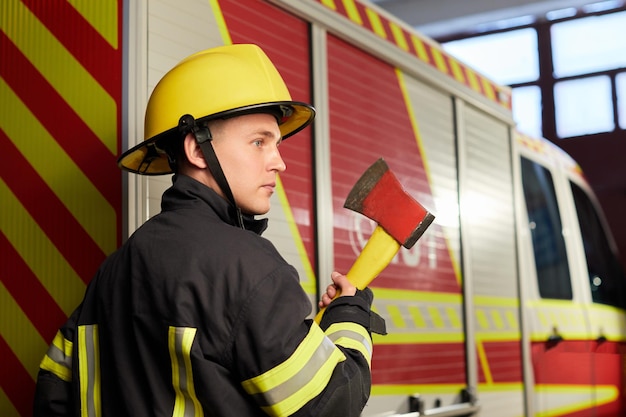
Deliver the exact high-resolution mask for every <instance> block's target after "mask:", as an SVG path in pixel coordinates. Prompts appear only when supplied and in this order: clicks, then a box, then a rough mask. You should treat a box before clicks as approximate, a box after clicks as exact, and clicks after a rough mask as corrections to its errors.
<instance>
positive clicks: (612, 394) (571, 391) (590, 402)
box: [535, 384, 619, 417]
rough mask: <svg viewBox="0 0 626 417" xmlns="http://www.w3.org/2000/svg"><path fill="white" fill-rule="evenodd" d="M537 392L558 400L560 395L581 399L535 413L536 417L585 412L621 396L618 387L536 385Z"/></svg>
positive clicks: (555, 416)
mask: <svg viewBox="0 0 626 417" xmlns="http://www.w3.org/2000/svg"><path fill="white" fill-rule="evenodd" d="M594 388H595V389H594ZM535 392H536V393H537V394H540V395H546V396H557V397H556V398H558V395H567V396H568V398H575V397H577V398H580V399H579V400H578V401H576V402H570V403H569V404H568V405H564V406H559V407H554V408H551V409H549V410H541V411H538V412H537V413H535V416H536V417H557V416H562V415H566V414H569V413H573V412H576V411H583V410H586V409H590V408H592V407H597V406H601V405H603V404H608V403H611V402H613V401H615V400H617V398H618V396H619V391H618V390H617V387H615V386H613V385H596V386H595V387H593V386H580V385H543V384H537V385H535ZM593 392H595V395H592V393H593ZM577 394H578V395H577Z"/></svg>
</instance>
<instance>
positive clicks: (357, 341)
mask: <svg viewBox="0 0 626 417" xmlns="http://www.w3.org/2000/svg"><path fill="white" fill-rule="evenodd" d="M326 336H328V338H329V339H330V340H332V341H333V342H334V343H335V344H336V345H339V346H342V347H345V348H348V349H354V350H358V351H359V352H361V354H362V355H363V356H364V357H365V359H366V360H367V364H368V365H369V366H370V368H371V367H372V338H371V337H370V335H369V333H368V332H367V330H366V329H365V328H364V327H363V326H361V325H360V324H356V323H335V324H332V325H330V327H329V328H328V329H326Z"/></svg>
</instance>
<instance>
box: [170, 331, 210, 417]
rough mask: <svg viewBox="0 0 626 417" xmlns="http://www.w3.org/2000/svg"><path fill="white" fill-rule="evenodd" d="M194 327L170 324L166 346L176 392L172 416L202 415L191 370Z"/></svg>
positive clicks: (189, 416) (194, 416)
mask: <svg viewBox="0 0 626 417" xmlns="http://www.w3.org/2000/svg"><path fill="white" fill-rule="evenodd" d="M195 337H196V329H194V328H190V327H174V326H170V328H169V331H168V348H169V351H170V360H171V362H172V385H173V387H174V392H176V400H175V402H174V411H173V413H172V416H174V417H202V416H204V411H203V410H202V405H201V404H200V402H199V401H198V397H197V396H196V390H195V388H194V385H193V372H192V370H191V347H192V345H193V341H194V339H195Z"/></svg>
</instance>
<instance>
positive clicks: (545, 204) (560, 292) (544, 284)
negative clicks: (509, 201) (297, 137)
mask: <svg viewBox="0 0 626 417" xmlns="http://www.w3.org/2000/svg"><path fill="white" fill-rule="evenodd" d="M522 186H523V188H524V200H525V201H526V212H527V213H528V228H529V229H530V235H531V237H532V244H533V253H534V255H535V267H536V269H537V285H538V287H539V295H540V296H541V297H542V298H554V299H561V300H571V299H572V284H571V281H570V275H569V265H568V262H567V253H566V250H565V240H564V238H563V230H562V226H561V214H560V212H559V204H558V202H557V199H556V193H555V191H554V183H553V182H552V174H551V173H550V171H548V170H547V169H546V168H545V167H543V166H541V165H539V164H537V163H535V162H532V161H530V160H528V159H526V158H522Z"/></svg>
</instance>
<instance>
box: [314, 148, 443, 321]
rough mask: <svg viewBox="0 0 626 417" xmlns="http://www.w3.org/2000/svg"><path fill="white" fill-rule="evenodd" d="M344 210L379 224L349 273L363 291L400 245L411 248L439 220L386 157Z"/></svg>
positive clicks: (363, 180)
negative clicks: (404, 184) (412, 193)
mask: <svg viewBox="0 0 626 417" xmlns="http://www.w3.org/2000/svg"><path fill="white" fill-rule="evenodd" d="M344 207H345V208H347V209H350V210H353V211H356V212H358V213H361V214H363V215H364V216H366V217H368V218H369V219H371V220H374V221H375V222H376V223H377V226H376V229H374V232H373V233H372V236H371V237H370V238H369V240H368V241H367V243H366V244H365V247H364V248H363V251H362V252H361V254H360V255H359V256H358V257H357V259H356V261H355V262H354V264H353V265H352V267H351V268H350V270H349V271H348V273H347V274H346V276H347V277H348V280H349V281H350V282H351V283H352V285H354V286H355V287H356V288H358V289H360V290H362V289H364V288H365V287H367V286H368V285H369V284H370V283H371V282H372V281H373V280H374V278H376V277H377V276H378V274H380V272H381V271H382V270H383V269H385V268H386V267H387V265H389V263H390V262H391V260H392V259H393V257H394V256H395V255H396V253H398V251H399V250H400V245H402V246H404V247H405V248H407V249H411V248H412V247H413V245H415V242H417V240H418V239H419V238H420V237H421V236H422V234H424V232H425V231H426V229H427V228H428V226H430V224H431V223H432V222H433V220H434V219H435V216H433V215H432V214H431V213H429V212H428V211H427V210H426V209H425V208H424V207H423V206H422V205H421V204H420V203H418V202H417V201H415V199H413V197H411V196H410V195H409V194H407V192H406V191H405V190H404V188H402V185H400V182H399V181H398V179H397V178H396V176H395V175H394V174H393V172H391V170H390V169H389V167H388V166H387V163H386V162H385V161H384V160H383V159H382V158H380V159H378V160H377V161H376V162H374V164H372V166H370V167H369V168H368V169H367V170H366V171H365V172H364V173H363V175H362V176H361V178H359V180H358V181H357V182H356V184H355V185H354V187H352V190H351V191H350V193H349V194H348V197H347V198H346V202H345V203H344ZM338 296H339V294H337V296H336V297H338ZM336 297H335V298H336ZM323 314H324V309H321V310H320V311H319V312H318V313H317V315H316V316H315V321H316V322H317V323H319V322H320V321H321V320H322V315H323Z"/></svg>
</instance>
